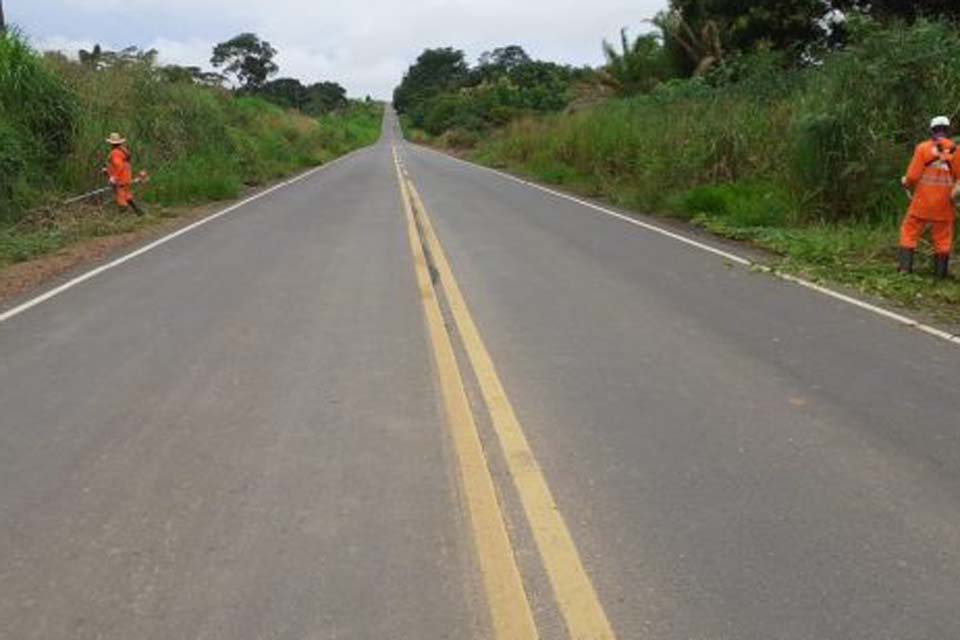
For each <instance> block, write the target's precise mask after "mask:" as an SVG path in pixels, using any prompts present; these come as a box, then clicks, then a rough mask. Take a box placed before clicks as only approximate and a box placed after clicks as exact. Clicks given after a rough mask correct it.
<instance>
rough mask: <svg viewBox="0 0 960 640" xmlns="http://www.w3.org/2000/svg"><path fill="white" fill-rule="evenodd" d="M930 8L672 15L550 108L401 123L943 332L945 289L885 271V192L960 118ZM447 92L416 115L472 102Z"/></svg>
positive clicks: (951, 293) (773, 7) (896, 190)
mask: <svg viewBox="0 0 960 640" xmlns="http://www.w3.org/2000/svg"><path fill="white" fill-rule="evenodd" d="M934 4H936V3H927V2H925V3H909V2H908V3H903V2H898V3H894V2H890V3H884V2H873V3H871V4H870V5H860V3H856V2H845V3H842V5H841V4H840V3H837V5H836V6H835V7H833V8H831V7H830V6H829V5H828V3H825V2H820V1H819V0H817V1H814V0H811V1H810V2H805V0H798V1H797V2H794V3H780V2H776V3H774V2H769V3H764V2H759V3H751V8H749V9H746V10H744V9H743V3H736V2H727V1H724V0H713V2H693V1H692V0H676V1H674V2H672V3H671V8H670V9H669V10H668V11H666V12H664V13H662V14H660V15H659V16H657V17H656V18H655V19H654V20H653V23H654V24H655V25H656V26H657V30H656V31H654V32H652V33H650V34H646V35H643V36H640V37H638V38H631V37H630V36H629V34H627V33H626V32H625V33H624V36H623V38H622V41H620V42H618V43H616V44H611V43H604V50H605V52H606V55H607V60H608V64H607V65H606V66H605V67H603V68H600V69H594V70H591V71H583V70H581V71H579V72H578V73H577V74H576V75H573V76H570V78H571V79H570V80H569V81H568V83H567V84H566V87H565V90H564V92H563V93H561V94H558V95H561V96H562V98H563V100H562V103H563V104H561V105H559V106H558V105H556V104H554V105H551V108H550V109H543V110H539V111H536V112H535V111H534V110H530V109H528V110H526V111H524V112H522V113H515V114H513V116H512V117H511V118H510V119H509V121H508V122H507V123H505V124H499V123H490V122H484V123H477V122H475V121H463V120H460V121H456V122H455V123H454V124H453V125H452V126H451V128H448V129H446V130H443V131H437V130H436V129H433V130H431V129H429V128H427V127H425V126H423V124H422V123H423V121H422V120H418V119H417V118H415V117H414V116H413V114H415V113H416V108H407V109H406V110H405V111H404V122H405V124H406V125H407V130H408V132H409V133H410V134H412V136H413V137H415V138H416V139H419V140H421V141H425V142H429V143H431V144H435V145H437V146H441V147H446V148H449V149H454V150H457V151H459V152H461V153H463V154H466V155H467V156H468V157H470V158H472V159H474V160H477V161H479V162H482V163H485V164H488V165H491V166H497V167H503V168H507V169H509V170H511V171H513V172H516V173H520V174H524V175H527V176H530V177H533V178H535V179H537V180H539V181H542V182H547V183H552V184H557V185H561V186H563V187H565V188H567V189H570V190H572V191H576V192H579V193H582V194H586V195H590V196H594V197H600V198H603V199H606V200H608V201H611V202H613V203H615V204H617V205H620V206H623V207H627V208H632V209H635V210H637V211H642V212H656V213H660V214H664V215H669V216H673V217H675V218H680V219H683V220H687V221H690V222H691V223H693V224H696V225H698V226H701V227H703V228H706V229H708V230H709V231H711V232H714V233H717V234H720V235H722V236H726V237H729V238H734V239H737V240H742V241H747V242H750V243H753V244H754V245H757V246H759V247H762V248H764V249H767V250H769V251H770V252H771V253H772V254H773V255H774V262H775V263H776V264H775V266H777V267H778V268H781V269H784V270H788V271H791V272H795V273H802V274H803V275H806V276H808V277H811V278H814V279H818V280H827V281H833V282H840V283H844V284H846V285H850V286H852V287H855V288H858V289H860V290H862V291H864V292H866V293H869V294H876V295H881V296H884V297H887V298H889V299H891V300H894V301H896V302H898V303H900V304H903V305H907V306H912V307H923V308H926V309H928V310H933V311H935V312H937V313H939V314H943V315H944V316H945V317H948V318H949V319H951V320H954V321H956V320H957V319H960V315H958V314H957V311H958V310H960V282H958V280H957V279H956V278H954V279H953V280H951V281H948V282H940V283H938V282H934V281H933V280H932V278H930V277H929V276H928V275H927V273H926V271H927V270H928V269H929V267H928V265H927V264H926V262H921V263H920V269H919V272H918V274H917V275H913V276H901V275H899V274H897V273H896V271H895V252H896V246H897V228H898V224H899V222H900V220H901V218H902V215H903V213H904V212H905V210H906V206H907V197H906V195H905V194H904V192H903V191H902V189H901V188H900V186H899V177H900V176H901V175H902V174H903V172H904V170H905V168H906V165H907V163H908V162H909V159H910V156H911V153H912V151H913V147H914V145H915V144H916V143H917V142H919V141H920V140H921V139H923V138H925V137H926V135H927V125H928V123H929V120H930V118H931V116H933V115H937V114H948V115H951V116H952V117H954V119H956V118H957V117H958V116H960V90H958V87H960V62H958V60H960V31H958V29H957V25H956V23H954V22H953V20H955V19H957V18H958V17H960V8H957V7H956V6H955V5H954V3H952V2H948V3H942V4H941V5H938V6H937V7H934V6H933V5H934ZM761 5H762V6H761ZM766 5H770V6H766ZM764 7H766V9H768V10H765V9H764ZM918 7H923V8H924V11H919V10H918ZM744 11H745V12H746V13H744ZM778 12H779V13H778ZM931 12H932V14H931ZM937 14H940V15H937ZM925 16H926V17H925ZM414 68H415V67H414ZM414 68H412V70H413V69H414ZM408 77H409V76H408ZM496 82H504V80H497V81H496ZM444 91H445V93H434V94H433V96H432V97H431V98H430V101H429V102H426V103H425V104H429V103H430V102H432V103H434V104H436V103H438V102H442V100H443V98H441V97H438V95H439V96H442V95H460V96H463V95H466V96H470V95H472V94H473V93H476V92H477V89H476V88H474V87H466V88H462V87H461V88H457V87H455V86H454V87H453V88H447V89H445V90H444ZM447 99H450V98H447ZM459 99H464V98H462V97H461V98H459Z"/></svg>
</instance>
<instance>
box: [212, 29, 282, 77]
mask: <svg viewBox="0 0 960 640" xmlns="http://www.w3.org/2000/svg"><path fill="white" fill-rule="evenodd" d="M276 55H277V50H276V49H274V48H273V47H271V46H270V43H269V42H267V41H266V40H261V39H260V38H258V37H257V36H256V34H253V33H241V34H240V35H238V36H235V37H233V38H231V39H230V40H227V41H226V42H221V43H220V44H218V45H217V46H215V47H214V48H213V56H212V57H211V58H210V64H212V65H213V66H214V67H216V68H218V69H219V68H220V67H224V72H225V73H228V74H231V75H234V76H235V77H236V79H237V81H238V82H239V83H240V85H241V86H242V87H243V88H244V89H246V90H248V91H255V90H257V89H258V88H260V87H261V86H262V85H263V83H264V82H266V80H267V78H268V77H270V76H272V75H274V74H276V73H277V71H279V68H278V67H277V65H276V63H274V61H273V58H274V56H276Z"/></svg>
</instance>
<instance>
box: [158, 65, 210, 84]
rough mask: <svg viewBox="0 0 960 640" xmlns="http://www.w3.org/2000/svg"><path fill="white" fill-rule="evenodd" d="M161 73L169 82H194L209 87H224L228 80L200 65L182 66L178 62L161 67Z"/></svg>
mask: <svg viewBox="0 0 960 640" xmlns="http://www.w3.org/2000/svg"><path fill="white" fill-rule="evenodd" d="M160 73H161V74H162V75H163V77H164V78H165V79H166V80H167V82H174V83H177V82H183V83H194V84H202V85H204V86H207V87H222V86H223V84H224V83H225V82H226V80H227V79H226V78H225V77H223V75H222V74H219V73H217V72H215V71H204V70H203V69H201V68H200V67H181V66H180V65H176V64H168V65H166V66H163V67H160Z"/></svg>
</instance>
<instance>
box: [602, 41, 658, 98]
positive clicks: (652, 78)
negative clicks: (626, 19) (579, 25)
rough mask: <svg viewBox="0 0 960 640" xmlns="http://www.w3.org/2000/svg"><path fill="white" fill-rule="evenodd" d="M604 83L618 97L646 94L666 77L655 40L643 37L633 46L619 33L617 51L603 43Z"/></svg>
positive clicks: (632, 43)
mask: <svg viewBox="0 0 960 640" xmlns="http://www.w3.org/2000/svg"><path fill="white" fill-rule="evenodd" d="M603 53H604V55H605V56H606V58H607V66H606V67H605V69H604V71H605V74H604V80H605V81H606V83H607V84H609V85H611V86H612V87H613V88H614V89H615V90H616V91H617V93H619V94H620V95H630V94H634V93H647V92H649V91H652V90H653V89H654V87H656V86H657V85H658V84H660V83H661V82H662V81H663V80H665V79H666V77H667V66H668V65H667V60H666V57H665V54H664V50H663V45H662V44H661V42H660V38H659V36H657V35H655V34H652V33H651V34H646V35H642V36H638V37H637V38H636V39H635V40H634V41H633V42H631V41H630V36H629V35H628V34H627V30H626V29H621V30H620V50H619V51H618V50H617V48H616V47H614V46H613V45H612V44H610V43H609V42H607V41H606V40H604V42H603Z"/></svg>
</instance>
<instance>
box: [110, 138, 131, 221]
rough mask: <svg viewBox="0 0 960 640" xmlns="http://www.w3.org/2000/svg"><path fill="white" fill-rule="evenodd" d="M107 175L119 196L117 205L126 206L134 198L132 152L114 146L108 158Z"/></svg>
mask: <svg viewBox="0 0 960 640" xmlns="http://www.w3.org/2000/svg"><path fill="white" fill-rule="evenodd" d="M107 175H108V176H110V178H111V183H112V184H113V186H114V191H115V193H116V196H117V205H118V206H121V207H126V206H128V205H129V204H130V202H131V201H132V200H133V192H132V191H131V190H130V186H131V185H132V184H133V167H132V166H131V165H130V152H129V151H127V150H126V149H124V148H123V147H114V148H113V149H112V150H111V151H110V156H109V157H108V158H107Z"/></svg>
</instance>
